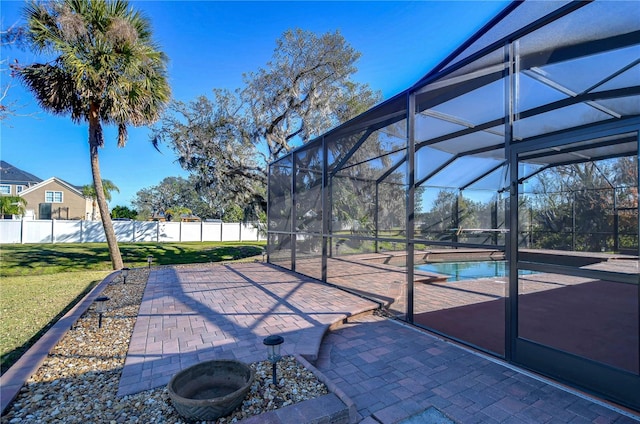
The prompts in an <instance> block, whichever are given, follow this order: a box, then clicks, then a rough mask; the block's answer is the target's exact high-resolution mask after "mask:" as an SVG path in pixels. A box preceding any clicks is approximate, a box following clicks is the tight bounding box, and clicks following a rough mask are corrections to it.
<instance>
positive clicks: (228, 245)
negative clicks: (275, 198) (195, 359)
mask: <svg viewBox="0 0 640 424" xmlns="http://www.w3.org/2000/svg"><path fill="white" fill-rule="evenodd" d="M264 246H265V242H243V243H237V242H223V243H221V242H203V243H201V242H193V243H120V252H121V253H122V259H123V260H124V264H125V266H126V267H129V268H138V267H142V266H146V265H147V256H148V255H151V256H153V263H154V265H171V264H191V263H203V262H220V261H231V260H237V259H241V258H246V257H251V256H257V255H261V253H262V248H263V247H264ZM110 269H111V260H110V259H109V249H108V248H107V245H106V243H59V244H5V245H0V277H6V276H18V275H42V274H57V273H61V272H75V271H108V270H110Z"/></svg>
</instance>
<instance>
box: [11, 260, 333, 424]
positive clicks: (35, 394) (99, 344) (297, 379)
mask: <svg viewBox="0 0 640 424" xmlns="http://www.w3.org/2000/svg"><path fill="white" fill-rule="evenodd" d="M148 275H149V270H148V269H146V268H141V269H134V270H131V271H130V273H129V276H128V277H127V283H126V284H123V283H122V278H121V277H116V278H115V279H114V281H113V282H112V283H111V284H110V285H108V286H107V287H106V288H105V289H104V291H103V292H102V294H103V295H105V296H108V297H109V299H110V300H109V301H108V302H107V305H108V308H107V309H108V311H107V312H106V313H105V314H103V318H102V328H98V316H97V313H96V312H95V310H94V307H93V306H92V307H90V308H89V310H88V311H87V312H86V313H85V314H84V315H83V316H82V317H81V318H80V319H79V320H78V321H77V322H76V325H75V326H74V328H73V329H72V330H70V331H68V332H67V334H66V335H65V336H64V337H63V338H62V339H61V340H60V341H59V342H58V344H57V345H56V346H55V347H54V349H53V350H52V351H51V352H50V354H49V356H48V357H47V358H46V360H45V361H44V363H43V364H42V366H41V367H40V368H39V369H38V371H37V372H36V373H35V374H34V375H33V376H31V378H29V380H28V381H27V382H26V384H25V385H24V386H23V387H22V389H21V390H20V393H19V394H18V397H17V398H16V400H15V401H14V403H13V404H12V405H11V406H10V407H9V408H8V410H7V413H6V414H5V415H4V416H2V418H1V423H2V424H7V423H10V424H13V423H109V424H120V423H176V424H178V423H185V420H183V419H182V418H181V417H180V416H179V415H178V414H177V412H176V411H175V409H174V408H173V406H172V405H171V400H170V399H169V395H168V393H167V389H166V387H160V388H157V389H153V390H147V391H145V392H141V393H137V394H134V395H128V396H123V397H118V396H117V395H116V394H117V391H118V383H119V380H120V374H121V371H122V368H123V366H124V362H125V358H126V355H127V349H128V347H129V340H130V339H131V333H132V332H133V327H134V324H135V320H136V316H137V314H138V308H139V306H140V302H141V300H142V295H143V292H144V288H145V286H146V283H147V279H148ZM251 366H252V367H253V368H254V369H255V370H256V379H255V381H254V384H253V385H252V387H251V391H250V392H249V394H248V395H247V397H246V398H245V401H244V402H243V404H242V406H241V407H239V408H238V409H237V410H236V411H234V412H233V413H232V414H231V415H230V416H228V417H223V418H220V419H218V420H217V421H216V423H219V424H222V423H232V422H237V421H239V420H241V419H243V418H246V417H249V416H252V415H257V414H260V413H262V412H265V411H269V410H274V409H277V408H279V407H284V406H287V405H291V404H294V403H297V402H301V401H303V400H307V399H312V398H314V397H317V396H321V395H324V394H327V393H328V390H327V388H326V386H325V385H324V384H323V383H321V382H319V381H318V380H317V378H316V377H315V375H314V374H313V373H312V372H310V371H309V370H307V369H306V368H304V367H303V366H302V365H301V364H299V363H298V362H297V361H296V360H295V358H294V357H285V358H283V360H281V361H280V362H279V363H278V374H277V376H278V377H279V384H278V386H277V387H274V386H273V384H271V383H272V374H271V370H272V365H271V363H270V362H267V361H263V362H258V363H254V364H251ZM202 422H204V421H202ZM211 422H213V421H211Z"/></svg>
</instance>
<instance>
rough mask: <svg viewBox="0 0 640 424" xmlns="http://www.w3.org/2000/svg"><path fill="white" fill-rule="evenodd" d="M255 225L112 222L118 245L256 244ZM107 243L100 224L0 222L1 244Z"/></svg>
mask: <svg viewBox="0 0 640 424" xmlns="http://www.w3.org/2000/svg"><path fill="white" fill-rule="evenodd" d="M259 226H261V224H258V223H247V224H245V223H242V222H151V221H114V222H113V227H114V230H115V233H116V238H117V239H118V241H119V242H129V243H135V242H145V241H147V242H183V241H259V240H266V238H265V235H264V231H259ZM101 242H106V238H105V236H104V230H103V229H102V222H100V221H71V220H69V221H67V220H57V219H54V220H49V219H44V220H43V219H40V220H8V219H0V244H1V243H101Z"/></svg>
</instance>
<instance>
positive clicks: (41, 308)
mask: <svg viewBox="0 0 640 424" xmlns="http://www.w3.org/2000/svg"><path fill="white" fill-rule="evenodd" d="M107 274H108V272H105V271H84V272H76V273H74V274H73V275H72V276H71V277H70V278H61V277H62V276H61V275H60V274H48V275H41V276H38V278H33V277H31V276H22V277H3V278H2V281H1V282H0V299H1V307H0V334H2V337H1V338H0V369H1V370H2V372H3V373H4V371H5V370H6V369H7V368H8V367H9V366H11V364H13V363H14V362H15V361H16V360H17V359H18V358H19V357H20V356H22V354H23V353H24V352H26V350H27V349H28V348H29V347H30V346H31V345H33V343H35V342H36V341H37V340H38V339H39V338H40V336H42V335H43V334H44V333H45V332H46V331H47V330H48V329H49V327H51V326H52V325H53V324H54V323H55V322H56V321H57V320H58V319H60V318H61V317H62V316H63V315H64V314H65V313H66V312H67V311H68V310H69V309H71V307H72V306H73V305H74V304H75V303H76V302H77V301H78V300H80V299H81V298H82V297H83V296H84V295H85V294H86V293H88V292H89V290H91V288H93V287H94V286H95V285H96V284H97V283H99V282H100V281H102V279H103V278H104V277H106V276H107Z"/></svg>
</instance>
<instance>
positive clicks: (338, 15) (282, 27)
mask: <svg viewBox="0 0 640 424" xmlns="http://www.w3.org/2000/svg"><path fill="white" fill-rule="evenodd" d="M23 4H24V3H23V2H22V1H7V0H2V1H1V3H0V16H1V17H2V27H3V29H4V28H6V27H8V26H11V25H12V24H14V23H16V22H19V20H20V16H21V8H22V6H23ZM131 4H132V5H133V6H134V7H136V8H137V9H139V10H141V11H142V12H143V13H144V14H145V15H146V16H147V17H148V18H149V19H150V21H151V23H152V27H153V31H154V38H155V40H156V41H157V42H158V44H159V45H160V46H161V48H162V50H163V51H164V52H165V53H166V54H167V55H168V57H169V60H170V62H169V68H168V73H169V78H170V84H171V87H172V93H173V97H174V99H176V100H181V101H189V100H192V99H194V98H195V97H196V96H199V95H209V94H210V93H211V90H212V89H213V88H228V89H232V90H233V89H235V88H240V87H242V86H243V84H242V74H243V73H248V72H252V71H256V70H257V69H258V68H259V67H264V66H265V65H266V63H267V62H268V61H269V59H270V58H271V57H272V54H273V50H274V48H275V41H276V39H278V38H279V37H280V36H281V35H282V33H283V32H284V31H286V30H287V29H290V28H302V29H304V30H310V31H314V32H316V33H319V34H320V33H325V32H328V31H331V32H333V31H335V30H339V31H340V32H341V33H342V35H343V36H344V37H345V39H346V40H347V42H348V43H349V44H350V45H351V46H352V47H353V48H355V49H356V50H357V51H359V52H360V53H361V54H362V57H361V58H360V60H359V62H358V63H357V67H358V72H357V73H356V75H355V76H354V79H355V80H356V81H358V82H361V83H368V84H369V85H370V86H371V87H372V88H373V89H374V90H379V91H381V92H382V94H383V97H384V99H387V98H389V97H391V96H393V95H394V94H397V93H399V92H400V91H402V90H404V89H405V88H407V87H408V86H410V85H411V84H413V83H415V82H416V81H418V80H419V79H420V78H421V77H422V76H423V75H424V74H426V73H427V72H428V71H429V70H431V68H433V67H434V66H435V65H436V64H437V63H438V62H440V61H441V60H442V59H444V58H445V57H446V56H447V55H448V54H449V53H450V52H451V51H452V50H453V49H455V48H456V47H458V46H459V45H460V44H461V43H462V42H464V41H465V40H466V39H467V38H468V37H469V36H471V35H472V34H473V33H474V32H476V31H477V30H478V29H480V28H481V27H482V26H483V25H484V24H485V23H486V22H488V21H489V19H491V18H492V17H493V16H494V15H496V14H497V13H498V12H499V11H500V10H502V9H503V8H504V7H505V6H506V5H507V4H508V2H506V1H422V2H408V1H395V2H382V1H371V2H370V1H358V2H338V1H326V2H293V1H286V2H272V1H259V2H242V1H234V2H220V1H138V2H132V3H131ZM1 55H2V59H3V60H7V59H8V60H11V61H13V60H14V59H16V58H17V59H18V60H19V61H20V62H21V63H31V62H35V61H38V57H36V56H34V55H32V54H31V53H29V52H22V51H19V50H16V49H8V48H3V49H2V51H1ZM5 67H6V66H4V65H3V66H2V68H5ZM1 78H2V87H3V88H4V87H5V85H6V84H7V83H12V84H13V86H12V87H11V88H10V90H9V94H8V96H7V98H6V99H5V103H7V104H8V103H9V102H12V101H13V102H16V103H17V104H19V105H21V107H20V109H19V110H18V113H19V116H14V117H11V118H10V119H9V120H7V121H3V122H2V123H1V126H0V140H1V141H0V143H1V144H0V158H2V160H4V161H7V162H9V163H11V164H12V165H15V166H17V167H18V168H20V169H22V170H24V171H27V172H30V173H32V174H34V175H37V176H38V177H40V178H42V179H47V178H50V177H52V176H56V177H59V178H61V179H63V180H65V181H67V182H69V183H71V184H74V185H84V184H90V183H91V182H92V179H91V169H90V165H89V147H88V143H87V125H86V124H84V123H83V124H79V125H78V124H73V123H72V122H71V120H70V119H69V118H68V117H57V116H53V115H49V114H47V113H46V112H43V111H41V110H40V109H39V108H38V106H37V104H36V103H35V101H34V99H33V96H32V95H31V94H30V93H29V92H27V91H26V90H24V89H23V88H22V87H21V86H20V85H19V83H18V82H17V81H11V78H10V77H9V76H8V75H7V73H6V72H3V73H2V75H1ZM148 134H149V131H148V129H146V128H133V127H130V128H129V141H128V143H127V145H126V147H125V148H122V149H118V148H117V147H116V131H115V129H114V128H110V127H105V148H103V149H101V151H100V166H101V171H102V177H103V178H105V179H109V180H111V181H113V182H114V183H115V184H116V186H118V187H119V188H120V193H113V199H112V201H111V202H110V206H111V207H113V206H116V205H125V206H131V205H130V201H131V200H133V199H134V198H135V194H136V192H137V191H138V190H140V189H143V188H147V187H150V186H154V185H157V184H158V183H159V182H160V181H162V179H163V178H165V177H168V176H183V177H187V175H188V174H187V173H186V172H185V171H183V170H182V169H181V168H180V167H179V165H177V163H176V162H175V161H176V157H175V155H174V154H173V152H172V151H171V149H170V148H169V147H168V146H162V147H161V151H162V153H158V152H157V151H156V150H155V149H154V148H153V147H152V146H151V144H150V142H149V136H148Z"/></svg>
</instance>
